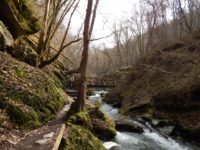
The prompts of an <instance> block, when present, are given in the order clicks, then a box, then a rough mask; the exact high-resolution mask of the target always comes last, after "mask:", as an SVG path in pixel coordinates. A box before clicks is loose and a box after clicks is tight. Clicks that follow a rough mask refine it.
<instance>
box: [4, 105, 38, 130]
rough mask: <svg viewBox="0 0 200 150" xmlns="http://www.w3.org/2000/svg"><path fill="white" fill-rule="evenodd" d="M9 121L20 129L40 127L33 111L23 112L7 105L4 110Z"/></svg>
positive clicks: (23, 110)
mask: <svg viewBox="0 0 200 150" xmlns="http://www.w3.org/2000/svg"><path fill="white" fill-rule="evenodd" d="M6 111H7V113H8V115H9V117H10V120H11V121H12V122H14V123H16V124H18V125H20V126H21V127H22V128H36V127H39V126H40V125H41V123H40V120H39V116H38V115H37V113H36V112H35V111H34V110H31V111H30V110H25V109H24V108H22V107H19V106H14V105H9V106H8V107H7V109H6Z"/></svg>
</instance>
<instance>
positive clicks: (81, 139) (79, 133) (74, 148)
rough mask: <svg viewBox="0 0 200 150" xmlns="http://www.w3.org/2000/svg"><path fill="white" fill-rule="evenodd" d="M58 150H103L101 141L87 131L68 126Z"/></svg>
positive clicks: (78, 127) (76, 126)
mask: <svg viewBox="0 0 200 150" xmlns="http://www.w3.org/2000/svg"><path fill="white" fill-rule="evenodd" d="M66 133H67V134H66V135H65V136H64V138H63V139H62V142H61V145H60V147H59V149H60V150H78V149H81V150H105V148H104V146H103V145H102V143H101V141H100V140H99V139H97V138H96V137H95V136H94V135H93V134H92V133H91V132H90V131H89V130H87V129H85V128H84V127H81V126H78V125H72V124H71V125H68V128H67V131H66Z"/></svg>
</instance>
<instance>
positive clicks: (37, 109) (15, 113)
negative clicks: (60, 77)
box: [0, 53, 67, 129]
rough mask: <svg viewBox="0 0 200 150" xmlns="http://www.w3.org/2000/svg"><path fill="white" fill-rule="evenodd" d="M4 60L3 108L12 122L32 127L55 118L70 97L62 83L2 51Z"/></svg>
mask: <svg viewBox="0 0 200 150" xmlns="http://www.w3.org/2000/svg"><path fill="white" fill-rule="evenodd" d="M0 60H1V62H2V63H1V67H0V68H1V69H2V70H4V71H3V72H2V73H0V109H1V110H2V111H5V112H6V113H7V114H8V118H9V120H10V122H11V123H13V125H14V126H15V127H16V128H17V127H20V128H29V129H30V128H35V127H37V126H39V125H40V124H44V123H46V122H47V121H49V120H50V119H52V118H53V117H54V115H55V114H56V113H57V112H58V111H59V110H60V109H61V108H62V107H63V105H64V104H65V102H66V100H67V99H66V97H65V94H64V91H63V90H62V89H61V87H60V86H59V85H58V84H56V83H55V81H54V80H53V79H52V78H51V77H49V76H48V75H47V74H46V73H45V72H43V71H41V70H39V69H37V68H34V67H31V66H29V65H27V64H25V63H23V62H20V61H17V60H15V59H13V58H12V57H11V56H10V55H8V54H1V53H0ZM21 68H22V69H21ZM18 70H22V71H24V72H25V75H21V73H19V72H21V71H19V72H18ZM18 76H19V77H18ZM22 77H23V78H22Z"/></svg>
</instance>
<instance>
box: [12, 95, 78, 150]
mask: <svg viewBox="0 0 200 150" xmlns="http://www.w3.org/2000/svg"><path fill="white" fill-rule="evenodd" d="M68 101H69V102H70V103H69V104H67V105H65V106H64V108H63V109H62V110H61V111H60V112H59V113H58V114H57V116H56V117H55V119H53V120H52V121H50V122H48V123H47V124H46V125H44V126H42V127H41V128H39V129H37V130H34V131H31V132H29V133H28V134H27V136H25V137H24V138H23V139H21V141H20V142H19V143H18V144H17V145H16V149H17V150H57V148H58V146H59V142H60V140H61V138H62V134H63V133H64V130H65V117H66V114H67V112H68V111H69V109H70V107H71V103H72V102H73V101H74V100H73V99H72V98H71V97H70V96H68Z"/></svg>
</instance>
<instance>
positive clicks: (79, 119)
mask: <svg viewBox="0 0 200 150" xmlns="http://www.w3.org/2000/svg"><path fill="white" fill-rule="evenodd" d="M68 122H70V123H72V124H75V125H80V126H82V127H84V128H86V129H89V130H91V129H92V124H91V118H90V116H89V115H88V113H87V112H86V111H85V112H79V113H77V114H75V115H73V116H71V117H70V119H69V120H68Z"/></svg>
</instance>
